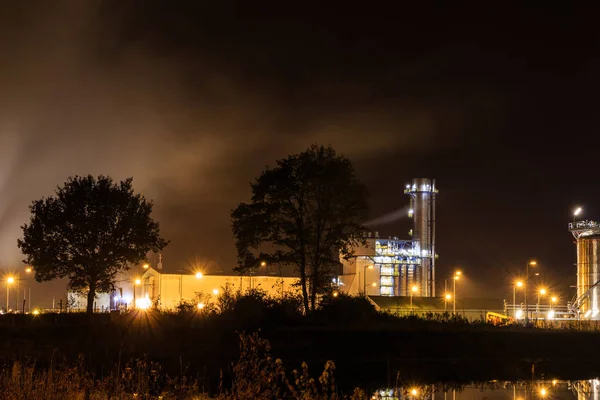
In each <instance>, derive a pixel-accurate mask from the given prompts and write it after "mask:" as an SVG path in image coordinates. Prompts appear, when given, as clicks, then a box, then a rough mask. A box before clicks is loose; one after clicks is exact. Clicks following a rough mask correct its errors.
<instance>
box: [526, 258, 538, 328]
mask: <svg viewBox="0 0 600 400" xmlns="http://www.w3.org/2000/svg"><path fill="white" fill-rule="evenodd" d="M536 265H537V261H535V260H531V261H528V262H527V266H526V267H525V275H526V277H525V288H524V289H525V324H526V325H527V324H528V323H529V308H528V307H527V292H528V291H529V286H528V285H529V266H532V267H535V266H536Z"/></svg>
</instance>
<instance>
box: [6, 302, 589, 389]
mask: <svg viewBox="0 0 600 400" xmlns="http://www.w3.org/2000/svg"><path fill="white" fill-rule="evenodd" d="M257 330H260V336H261V337H263V338H265V339H268V340H269V342H270V344H271V354H272V355H273V356H274V357H276V358H281V359H282V360H283V363H284V364H285V366H286V368H287V369H288V370H292V369H295V368H299V367H300V365H301V363H302V362H306V363H307V364H308V366H309V369H310V371H311V373H314V374H315V375H318V374H319V373H320V372H321V371H322V370H323V365H324V364H325V362H326V361H327V360H333V361H334V362H335V364H336V367H337V368H336V372H335V374H336V376H337V382H338V384H339V385H340V386H347V387H356V386H360V387H364V388H373V387H380V386H386V385H395V384H397V383H399V382H400V383H401V382H407V381H408V382H422V383H427V382H437V381H446V382H448V381H455V382H466V381H475V380H490V379H499V380H500V379H502V380H513V379H531V378H532V373H533V374H534V375H535V376H536V377H538V378H539V377H540V376H546V377H551V378H558V379H588V378H592V377H597V376H600V346H599V344H600V333H597V332H580V331H570V330H560V331H558V330H540V329H532V328H523V327H503V328H498V327H493V326H487V325H485V324H468V323H465V322H464V321H449V322H439V321H423V320H418V319H416V318H414V319H410V318H409V319H401V320H398V319H393V318H384V317H382V318H379V317H376V318H373V317H371V316H367V317H365V316H364V315H362V316H361V315H358V316H357V318H356V320H353V319H352V318H350V316H345V317H343V318H334V317H331V316H330V317H327V316H326V315H325V316H323V315H320V316H317V317H314V318H307V317H302V318H300V317H294V318H275V317H273V316H272V315H265V314H263V315H252V313H248V312H246V313H243V314H239V313H229V314H222V315H214V316H211V317H206V316H205V315H203V314H200V313H194V312H188V313H183V314H179V315H175V314H161V313H158V312H153V311H139V312H135V313H130V314H126V315H120V316H116V317H115V316H113V317H112V318H111V316H110V315H107V314H104V315H94V316H93V318H89V317H87V316H85V315H76V314H62V315H50V314H48V315H41V316H35V317H34V316H30V315H7V316H0V343H2V346H1V347H0V357H2V358H3V359H4V360H5V361H12V360H20V361H29V362H31V361H35V363H36V365H37V366H38V367H40V368H43V367H44V366H47V365H49V364H50V363H51V362H52V363H53V364H54V365H57V364H59V363H62V362H66V363H73V362H75V361H76V360H77V359H79V358H81V357H83V359H84V360H85V361H84V362H85V365H86V367H87V368H88V370H89V371H93V372H94V373H95V374H96V376H98V377H102V376H104V375H105V374H107V371H114V370H115V367H116V366H119V365H120V366H125V365H126V364H127V362H129V361H130V360H132V359H135V358H142V359H147V360H149V361H156V362H158V363H160V365H162V368H163V369H164V371H166V372H167V373H169V374H170V375H172V376H181V375H186V376H193V377H195V378H197V379H199V381H200V382H201V385H202V387H203V389H204V390H206V391H209V392H214V391H215V390H216V388H217V386H218V384H219V381H220V378H219V376H220V374H221V373H223V378H222V379H221V381H223V382H224V384H225V385H227V384H228V382H227V380H228V377H229V376H230V372H231V371H230V370H231V365H232V363H233V362H235V360H236V359H237V358H238V354H239V335H238V333H239V332H242V331H248V332H253V331H257Z"/></svg>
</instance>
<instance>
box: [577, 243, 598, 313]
mask: <svg viewBox="0 0 600 400" xmlns="http://www.w3.org/2000/svg"><path fill="white" fill-rule="evenodd" d="M599 262H600V235H590V236H581V237H579V239H578V240H577V298H578V299H581V300H580V301H581V303H580V307H579V311H580V313H581V315H582V316H584V317H585V318H586V319H587V318H589V319H600V268H599Z"/></svg>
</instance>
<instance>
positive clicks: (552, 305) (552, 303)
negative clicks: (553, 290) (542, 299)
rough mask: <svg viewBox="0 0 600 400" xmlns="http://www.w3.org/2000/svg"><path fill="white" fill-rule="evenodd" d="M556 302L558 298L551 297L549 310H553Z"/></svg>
mask: <svg viewBox="0 0 600 400" xmlns="http://www.w3.org/2000/svg"><path fill="white" fill-rule="evenodd" d="M557 301H558V298H557V297H556V296H552V297H551V298H550V309H551V310H554V303H556V302H557Z"/></svg>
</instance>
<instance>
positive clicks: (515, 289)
mask: <svg viewBox="0 0 600 400" xmlns="http://www.w3.org/2000/svg"><path fill="white" fill-rule="evenodd" d="M518 287H519V288H520V287H523V281H516V282H515V285H514V286H513V316H515V317H516V313H517V288H518Z"/></svg>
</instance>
